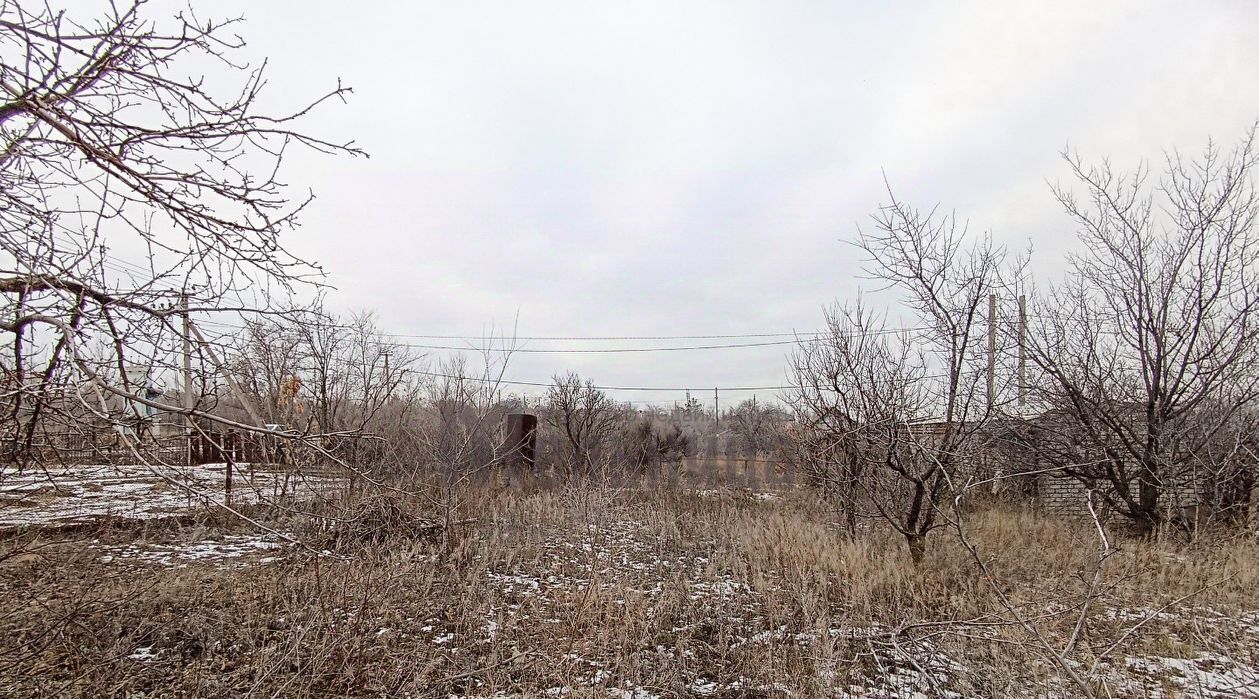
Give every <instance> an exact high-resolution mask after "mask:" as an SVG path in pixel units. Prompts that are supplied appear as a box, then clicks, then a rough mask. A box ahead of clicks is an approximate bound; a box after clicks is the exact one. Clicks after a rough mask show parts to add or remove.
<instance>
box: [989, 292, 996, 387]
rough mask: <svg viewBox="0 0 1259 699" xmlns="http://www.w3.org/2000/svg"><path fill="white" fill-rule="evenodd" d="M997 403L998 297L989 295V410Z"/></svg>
mask: <svg viewBox="0 0 1259 699" xmlns="http://www.w3.org/2000/svg"><path fill="white" fill-rule="evenodd" d="M996 402H997V295H996V294H988V410H989V411H990V412H991V411H992V406H993V405H994V404H995V403H996Z"/></svg>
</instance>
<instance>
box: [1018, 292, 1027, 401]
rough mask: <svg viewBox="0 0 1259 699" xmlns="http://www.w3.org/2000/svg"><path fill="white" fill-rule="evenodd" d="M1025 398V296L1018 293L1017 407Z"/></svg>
mask: <svg viewBox="0 0 1259 699" xmlns="http://www.w3.org/2000/svg"><path fill="white" fill-rule="evenodd" d="M1026 400H1027V297H1026V296H1024V295H1022V294H1020V295H1019V408H1020V409H1022V408H1023V403H1024V402H1025V401H1026Z"/></svg>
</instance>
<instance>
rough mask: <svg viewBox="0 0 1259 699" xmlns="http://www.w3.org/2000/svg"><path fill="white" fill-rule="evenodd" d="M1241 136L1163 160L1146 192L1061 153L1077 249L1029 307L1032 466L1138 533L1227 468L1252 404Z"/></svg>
mask: <svg viewBox="0 0 1259 699" xmlns="http://www.w3.org/2000/svg"><path fill="white" fill-rule="evenodd" d="M1255 138H1256V127H1253V126H1252V128H1251V129H1250V131H1249V132H1248V134H1247V135H1246V137H1245V138H1244V139H1243V140H1242V142H1241V143H1240V145H1238V146H1237V147H1236V148H1235V149H1233V150H1232V151H1230V152H1228V153H1225V152H1222V151H1221V150H1220V149H1219V148H1218V147H1217V146H1215V145H1214V144H1209V145H1208V146H1207V147H1206V148H1205V150H1204V151H1203V152H1202V153H1201V155H1199V156H1198V157H1196V158H1192V159H1186V158H1184V157H1183V156H1182V155H1181V154H1180V153H1178V152H1171V153H1168V154H1167V156H1166V158H1165V162H1164V170H1163V174H1162V176H1161V177H1160V178H1158V180H1157V181H1156V182H1151V180H1150V172H1149V170H1148V168H1145V167H1140V168H1138V169H1137V170H1136V171H1135V172H1132V173H1118V172H1116V171H1114V170H1113V169H1112V168H1111V166H1110V164H1109V163H1108V162H1103V163H1101V164H1100V165H1097V166H1086V165H1085V164H1084V163H1083V162H1082V160H1081V159H1080V158H1079V156H1078V155H1074V154H1071V153H1064V158H1065V160H1066V161H1067V163H1068V165H1069V166H1070V168H1071V171H1072V173H1073V174H1074V175H1075V177H1076V180H1077V182H1078V184H1079V186H1080V187H1081V188H1083V190H1084V194H1083V195H1082V196H1081V195H1077V194H1076V193H1075V192H1074V191H1073V190H1071V189H1069V188H1066V187H1062V186H1059V187H1055V188H1054V192H1055V194H1056V195H1057V198H1058V200H1059V201H1060V202H1061V203H1062V206H1063V207H1064V208H1065V209H1066V211H1067V213H1068V214H1070V216H1071V218H1072V219H1073V220H1074V222H1075V223H1076V225H1077V227H1078V229H1079V238H1080V241H1081V243H1083V251H1082V252H1081V253H1080V254H1078V255H1074V256H1072V257H1071V258H1070V265H1071V266H1070V269H1069V272H1068V276H1067V279H1066V280H1065V282H1063V283H1062V284H1061V285H1059V286H1057V287H1055V288H1053V289H1052V290H1051V292H1050V293H1049V294H1048V296H1047V297H1045V299H1044V300H1043V301H1041V302H1040V303H1038V304H1037V305H1036V306H1035V308H1034V313H1033V316H1034V318H1036V319H1037V321H1036V323H1035V324H1034V332H1033V333H1032V334H1031V342H1030V345H1029V352H1030V357H1031V359H1032V360H1033V362H1034V363H1035V365H1036V366H1037V367H1038V368H1039V369H1040V370H1041V372H1042V377H1041V381H1039V382H1038V385H1037V388H1038V392H1037V398H1038V399H1039V400H1040V402H1041V407H1043V408H1045V409H1047V410H1049V411H1050V413H1049V414H1048V415H1047V416H1046V417H1045V418H1044V419H1042V420H1040V421H1038V424H1037V428H1038V429H1039V430H1040V431H1041V434H1040V435H1039V442H1038V444H1039V445H1040V446H1041V447H1043V448H1042V449H1040V455H1041V456H1042V457H1043V458H1044V459H1046V460H1047V462H1048V463H1049V464H1051V465H1054V466H1058V467H1060V468H1061V469H1062V470H1063V472H1064V473H1066V474H1067V475H1070V476H1072V477H1075V478H1078V479H1081V480H1082V481H1084V482H1085V483H1086V484H1087V485H1089V486H1092V487H1098V488H1099V490H1100V492H1102V493H1103V494H1104V495H1105V497H1106V499H1107V500H1108V502H1109V504H1110V505H1111V506H1112V507H1113V508H1114V509H1115V510H1117V511H1118V512H1120V513H1121V514H1123V515H1125V516H1126V517H1128V518H1129V519H1131V521H1132V522H1134V523H1135V524H1136V525H1137V526H1138V528H1140V529H1141V530H1143V531H1146V532H1150V531H1153V530H1154V528H1155V527H1157V526H1158V525H1159V524H1160V523H1161V522H1163V521H1164V520H1165V519H1166V513H1167V512H1168V511H1169V510H1172V509H1175V508H1176V507H1178V506H1184V505H1186V504H1189V503H1188V501H1187V497H1188V500H1192V499H1193V498H1192V497H1191V496H1187V494H1186V490H1188V491H1190V492H1192V491H1193V490H1196V489H1199V487H1200V485H1201V483H1200V477H1201V476H1203V475H1206V476H1209V479H1208V480H1211V481H1216V482H1220V483H1223V482H1225V481H1228V480H1229V479H1230V475H1229V474H1228V473H1227V472H1228V471H1229V470H1230V467H1229V465H1230V464H1238V463H1242V462H1240V461H1238V459H1236V458H1234V457H1237V456H1243V455H1244V452H1243V451H1242V447H1243V443H1242V442H1241V441H1240V440H1239V439H1237V438H1236V437H1237V436H1239V435H1240V434H1241V430H1239V429H1238V426H1239V424H1240V423H1241V422H1245V421H1244V420H1241V421H1240V422H1239V418H1241V417H1242V414H1243V411H1244V410H1246V409H1247V407H1248V406H1251V405H1253V404H1254V401H1255V400H1256V398H1259V276H1257V275H1259V264H1257V263H1259V226H1257V221H1259V198H1256V193H1255V188H1254V179H1253V174H1252V173H1253V170H1254V167H1255V164H1256V159H1257V158H1259V154H1257V153H1256V150H1255V145H1256V144H1255ZM1243 429H1244V428H1243ZM1230 432H1231V435H1233V436H1230ZM1221 440H1222V441H1221ZM1212 453H1214V456H1211V457H1210V458H1211V461H1213V462H1216V463H1210V464H1204V463H1203V461H1202V459H1203V458H1204V457H1208V456H1210V455H1211V454H1212ZM1217 459H1218V461H1217ZM1245 463H1247V464H1248V463H1249V462H1245ZM1251 478H1252V479H1253V476H1252V477H1251ZM1243 480H1244V477H1243ZM1101 486H1105V487H1101ZM1173 495H1174V497H1171V496H1173ZM1169 500H1170V501H1169Z"/></svg>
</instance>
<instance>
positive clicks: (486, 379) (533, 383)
mask: <svg viewBox="0 0 1259 699" xmlns="http://www.w3.org/2000/svg"><path fill="white" fill-rule="evenodd" d="M407 371H408V373H411V374H419V375H420V376H432V377H435V378H442V379H457V380H460V381H470V382H472V383H484V384H494V385H499V384H502V385H507V386H532V387H536V388H550V387H551V386H553V385H554V383H553V382H549V381H548V382H542V381H509V380H507V379H496V378H492V377H484V376H460V375H458V374H443V373H441V372H436V371H420V370H417V369H409V370H407ZM592 388H595V389H597V390H600V391H673V392H679V391H707V390H710V389H712V388H713V387H712V386H592ZM789 388H794V386H725V387H722V386H718V387H717V390H719V391H782V390H786V389H789Z"/></svg>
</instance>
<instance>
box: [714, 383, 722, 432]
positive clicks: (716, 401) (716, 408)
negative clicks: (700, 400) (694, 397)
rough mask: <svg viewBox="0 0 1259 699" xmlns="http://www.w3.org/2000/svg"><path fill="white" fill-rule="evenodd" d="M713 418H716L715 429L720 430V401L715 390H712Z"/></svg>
mask: <svg viewBox="0 0 1259 699" xmlns="http://www.w3.org/2000/svg"><path fill="white" fill-rule="evenodd" d="M713 416H714V417H716V418H717V424H716V426H715V429H717V430H721V399H720V398H718V397H717V389H716V388H713Z"/></svg>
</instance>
